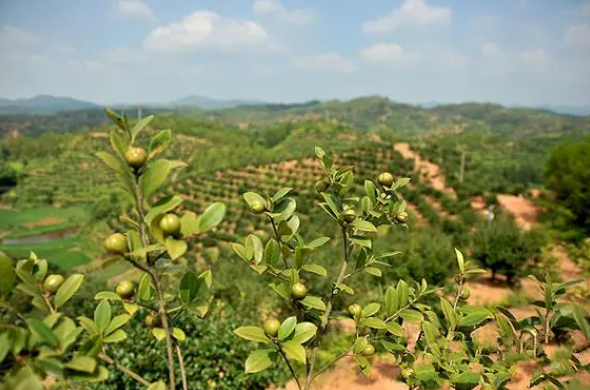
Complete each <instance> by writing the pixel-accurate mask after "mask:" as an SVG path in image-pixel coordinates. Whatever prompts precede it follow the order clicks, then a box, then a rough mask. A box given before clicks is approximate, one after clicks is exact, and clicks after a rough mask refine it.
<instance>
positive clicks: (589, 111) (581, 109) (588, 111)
mask: <svg viewBox="0 0 590 390" xmlns="http://www.w3.org/2000/svg"><path fill="white" fill-rule="evenodd" d="M537 108H540V109H543V110H549V111H553V112H556V113H558V114H568V115H578V116H586V115H590V105H588V106H583V105H580V106H552V105H544V106H539V107H537Z"/></svg>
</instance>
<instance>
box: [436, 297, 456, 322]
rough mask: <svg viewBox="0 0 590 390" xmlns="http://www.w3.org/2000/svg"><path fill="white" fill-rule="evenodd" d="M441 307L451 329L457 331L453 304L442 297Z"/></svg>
mask: <svg viewBox="0 0 590 390" xmlns="http://www.w3.org/2000/svg"><path fill="white" fill-rule="evenodd" d="M440 306H441V308H442V312H443V314H444V316H445V318H446V320H447V324H448V325H449V329H455V327H456V326H457V317H456V316H455V312H454V311H453V306H451V303H450V302H449V301H448V300H447V299H446V298H444V297H440Z"/></svg>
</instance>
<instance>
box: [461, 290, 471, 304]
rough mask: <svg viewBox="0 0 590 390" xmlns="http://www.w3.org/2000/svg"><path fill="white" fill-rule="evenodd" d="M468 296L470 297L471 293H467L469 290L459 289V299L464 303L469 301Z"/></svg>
mask: <svg viewBox="0 0 590 390" xmlns="http://www.w3.org/2000/svg"><path fill="white" fill-rule="evenodd" d="M470 296H471V292H470V291H469V289H468V288H467V287H465V286H463V288H462V289H461V294H459V298H461V299H462V300H464V301H466V300H468V299H469V297H470Z"/></svg>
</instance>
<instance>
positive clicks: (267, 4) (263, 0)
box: [252, 0, 317, 25]
mask: <svg viewBox="0 0 590 390" xmlns="http://www.w3.org/2000/svg"><path fill="white" fill-rule="evenodd" d="M252 10H253V11H254V13H255V14H257V15H266V16H270V17H273V18H276V19H277V20H278V21H280V22H284V23H289V24H297V25H304V24H309V23H312V22H314V21H315V20H316V19H317V15H316V13H315V11H314V10H312V9H310V8H293V9H289V8H287V7H285V6H284V5H283V4H282V3H280V2H279V1H276V0H257V1H256V2H255V3H254V6H253V8H252Z"/></svg>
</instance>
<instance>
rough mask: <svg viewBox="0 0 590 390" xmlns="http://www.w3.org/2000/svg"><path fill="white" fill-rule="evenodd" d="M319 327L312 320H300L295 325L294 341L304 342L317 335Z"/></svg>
mask: <svg viewBox="0 0 590 390" xmlns="http://www.w3.org/2000/svg"><path fill="white" fill-rule="evenodd" d="M317 330H318V327H317V326H316V325H315V324H313V323H311V322H300V323H298V324H297V325H296V326H295V334H294V335H293V341H295V342H297V343H298V344H304V343H306V342H307V341H309V340H311V339H312V338H314V337H315V335H316V333H317Z"/></svg>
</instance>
